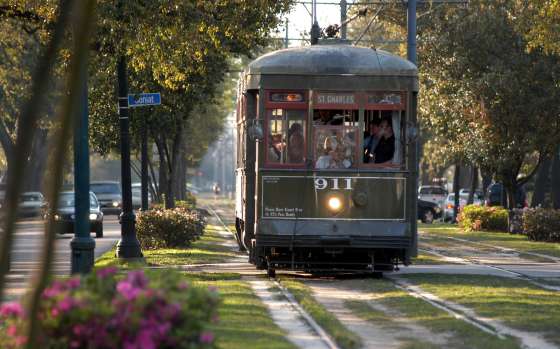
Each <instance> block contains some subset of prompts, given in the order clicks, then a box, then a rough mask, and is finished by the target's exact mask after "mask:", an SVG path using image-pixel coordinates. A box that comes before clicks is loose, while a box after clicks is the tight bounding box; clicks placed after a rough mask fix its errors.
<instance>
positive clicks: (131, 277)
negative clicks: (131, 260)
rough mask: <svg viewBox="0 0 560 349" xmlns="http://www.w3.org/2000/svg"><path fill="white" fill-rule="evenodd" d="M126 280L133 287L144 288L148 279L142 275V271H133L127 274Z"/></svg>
mask: <svg viewBox="0 0 560 349" xmlns="http://www.w3.org/2000/svg"><path fill="white" fill-rule="evenodd" d="M126 279H127V280H128V281H129V282H130V283H131V284H132V285H134V286H136V287H139V288H146V286H148V278H147V277H146V275H145V274H144V270H142V269H140V270H133V271H131V272H129V273H128V275H127V277H126Z"/></svg>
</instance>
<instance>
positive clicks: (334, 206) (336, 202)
mask: <svg viewBox="0 0 560 349" xmlns="http://www.w3.org/2000/svg"><path fill="white" fill-rule="evenodd" d="M329 208H330V209H331V210H332V211H338V210H340V209H341V208H342V201H340V199H339V198H337V197H336V196H333V197H332V198H330V199H329Z"/></svg>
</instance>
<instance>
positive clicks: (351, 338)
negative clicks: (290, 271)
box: [279, 277, 362, 349]
mask: <svg viewBox="0 0 560 349" xmlns="http://www.w3.org/2000/svg"><path fill="white" fill-rule="evenodd" d="M279 281H280V283H281V284H282V285H283V286H284V287H286V288H287V289H288V291H290V293H291V294H292V295H293V296H294V297H295V298H296V300H297V301H298V303H299V304H300V305H301V306H302V308H303V309H305V311H306V312H307V313H309V315H311V317H313V319H314V320H315V321H316V322H317V323H318V324H319V326H321V327H322V328H323V329H324V330H325V331H326V332H327V333H328V334H329V335H330V336H331V337H332V338H333V339H334V340H335V341H336V343H338V345H339V346H340V347H341V348H344V349H356V348H360V347H361V345H362V344H361V340H360V337H358V335H356V334H355V333H353V332H351V331H350V330H348V329H347V328H346V327H344V325H343V324H342V323H341V322H340V321H338V319H337V318H336V317H335V316H334V315H333V314H331V313H330V312H329V311H327V310H326V309H325V307H323V305H321V304H320V303H319V302H318V301H317V300H315V298H314V297H313V294H312V291H311V289H309V287H307V286H306V285H305V284H304V283H303V282H300V281H297V280H293V279H288V278H287V277H280V278H279Z"/></svg>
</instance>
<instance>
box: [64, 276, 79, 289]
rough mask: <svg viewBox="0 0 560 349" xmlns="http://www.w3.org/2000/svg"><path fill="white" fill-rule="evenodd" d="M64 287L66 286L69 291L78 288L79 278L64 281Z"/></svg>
mask: <svg viewBox="0 0 560 349" xmlns="http://www.w3.org/2000/svg"><path fill="white" fill-rule="evenodd" d="M66 286H68V289H70V290H74V289H76V288H78V287H80V278H71V279H68V280H67V281H66Z"/></svg>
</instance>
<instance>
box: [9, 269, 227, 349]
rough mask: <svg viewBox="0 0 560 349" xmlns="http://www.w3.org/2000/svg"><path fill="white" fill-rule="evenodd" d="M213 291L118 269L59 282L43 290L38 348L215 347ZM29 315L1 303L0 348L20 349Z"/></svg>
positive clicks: (175, 278) (172, 276) (171, 277)
mask: <svg viewBox="0 0 560 349" xmlns="http://www.w3.org/2000/svg"><path fill="white" fill-rule="evenodd" d="M217 305H218V295H217V293H216V291H215V290H214V289H211V290H209V289H204V288H200V287H194V286H191V285H190V284H188V283H186V282H185V281H183V280H182V279H181V276H180V274H178V273H173V272H170V271H169V270H166V271H165V272H163V273H162V272H153V273H150V274H146V273H145V272H144V271H143V270H134V271H130V272H128V273H127V274H123V275H119V274H117V269H116V268H113V267H109V268H105V269H99V270H97V271H95V272H93V273H91V274H90V275H87V276H85V277H82V278H77V277H76V278H70V279H66V280H55V281H53V282H52V283H51V284H50V285H49V287H48V288H47V289H45V291H44V292H43V299H42V304H41V308H40V311H39V314H38V317H39V319H40V333H41V336H40V338H39V347H40V348H44V349H58V348H89V349H160V348H161V349H166V348H169V349H171V348H177V349H182V348H185V349H186V348H189V349H190V348H197V349H210V348H214V347H215V346H214V335H213V334H212V333H211V332H210V331H208V330H207V329H206V328H207V327H208V326H209V324H210V323H211V322H212V321H214V320H215V319H217V309H216V308H217ZM26 320H27V316H26V314H25V313H24V311H23V309H22V307H21V305H20V304H19V303H6V304H4V305H2V306H1V307H0V348H3V349H12V348H21V347H23V345H24V344H25V343H26V338H25V336H24V334H23V329H24V325H25V322H26Z"/></svg>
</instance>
